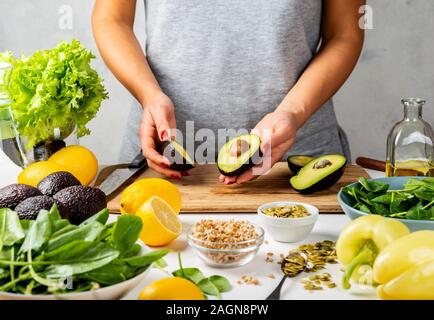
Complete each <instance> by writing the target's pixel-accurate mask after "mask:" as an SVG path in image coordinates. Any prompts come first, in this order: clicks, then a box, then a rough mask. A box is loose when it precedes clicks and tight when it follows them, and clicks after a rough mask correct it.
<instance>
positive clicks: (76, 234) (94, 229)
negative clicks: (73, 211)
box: [47, 221, 104, 251]
mask: <svg viewBox="0 0 434 320" xmlns="http://www.w3.org/2000/svg"><path fill="white" fill-rule="evenodd" d="M103 229H104V226H103V225H102V224H101V223H99V222H98V221H93V222H91V223H89V224H86V225H84V226H80V227H78V228H77V229H74V230H71V231H69V232H65V233H63V234H61V235H59V236H57V237H56V238H52V239H50V241H48V244H47V251H52V250H54V249H57V248H59V247H61V246H63V245H64V244H67V243H70V242H71V241H75V240H85V241H94V240H95V239H96V238H97V237H98V235H99V234H100V233H101V231H102V230H103Z"/></svg>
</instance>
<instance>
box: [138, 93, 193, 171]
mask: <svg viewBox="0 0 434 320" xmlns="http://www.w3.org/2000/svg"><path fill="white" fill-rule="evenodd" d="M175 129H176V120H175V108H174V106H173V102H172V101H171V100H170V98H169V97H168V96H166V95H165V94H164V93H163V92H161V91H158V92H156V93H153V94H150V95H147V100H146V102H145V103H143V115H142V122H141V125H140V129H139V137H140V141H141V145H142V151H143V155H144V156H145V158H146V159H147V161H148V166H149V167H150V168H152V169H154V170H155V171H157V172H158V173H161V174H163V175H165V176H167V177H171V178H173V179H180V178H181V176H182V175H188V173H180V172H178V171H174V170H170V169H169V166H170V161H169V159H167V158H166V157H164V156H163V155H161V154H160V153H159V152H158V149H159V146H160V145H161V143H162V142H163V141H166V140H169V139H173V138H175V136H174V135H175Z"/></svg>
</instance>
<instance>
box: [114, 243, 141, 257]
mask: <svg viewBox="0 0 434 320" xmlns="http://www.w3.org/2000/svg"><path fill="white" fill-rule="evenodd" d="M141 251H142V246H141V245H140V244H138V243H135V244H133V245H132V246H131V247H130V248H129V249H128V250H126V251H123V252H121V254H120V256H119V257H120V258H129V257H134V256H137V255H138V254H139V253H140V252H141Z"/></svg>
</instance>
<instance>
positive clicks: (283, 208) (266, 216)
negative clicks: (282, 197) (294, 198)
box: [258, 201, 319, 243]
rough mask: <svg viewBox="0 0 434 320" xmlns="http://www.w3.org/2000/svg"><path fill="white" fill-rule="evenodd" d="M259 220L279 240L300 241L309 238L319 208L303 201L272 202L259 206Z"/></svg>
mask: <svg viewBox="0 0 434 320" xmlns="http://www.w3.org/2000/svg"><path fill="white" fill-rule="evenodd" d="M258 215H259V221H260V223H261V225H262V226H263V227H264V228H265V230H266V231H267V232H268V234H269V235H270V236H271V237H272V238H273V239H274V240H276V241H279V242H290V243H291V242H299V241H302V240H304V239H306V238H307V236H308V235H309V234H310V232H311V231H312V229H313V227H314V225H315V222H316V221H317V220H318V217H319V211H318V208H316V207H314V206H312V205H310V204H307V203H302V202H289V201H284V202H270V203H266V204H263V205H262V206H260V207H259V208H258Z"/></svg>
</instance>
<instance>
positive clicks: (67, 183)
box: [38, 171, 81, 197]
mask: <svg viewBox="0 0 434 320" xmlns="http://www.w3.org/2000/svg"><path fill="white" fill-rule="evenodd" d="M80 185H81V183H80V181H78V179H77V178H76V177H74V176H73V175H72V174H71V173H69V172H66V171H59V172H54V173H52V174H49V175H48V176H46V177H45V178H44V179H42V180H41V182H39V184H38V189H39V190H40V191H41V192H42V193H43V194H44V195H46V196H50V197H52V196H54V195H55V194H56V193H58V192H59V191H60V190H62V189H65V188H67V187H72V186H80Z"/></svg>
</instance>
